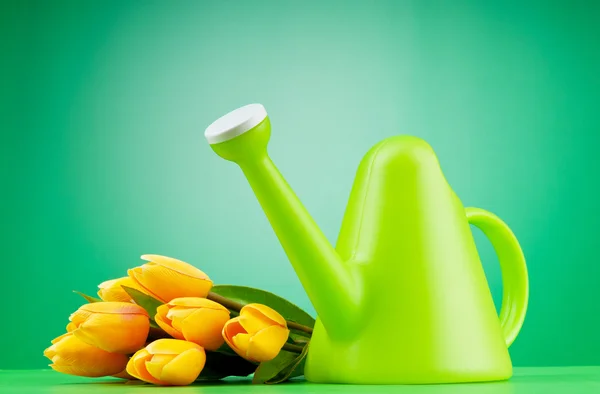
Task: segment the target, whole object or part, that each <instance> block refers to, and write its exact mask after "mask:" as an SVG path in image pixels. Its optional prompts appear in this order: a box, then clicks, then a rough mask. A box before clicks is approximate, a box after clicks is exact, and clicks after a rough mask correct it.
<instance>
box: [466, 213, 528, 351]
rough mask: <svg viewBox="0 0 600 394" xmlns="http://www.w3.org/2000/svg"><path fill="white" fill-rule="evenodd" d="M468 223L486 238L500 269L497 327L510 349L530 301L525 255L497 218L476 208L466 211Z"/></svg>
mask: <svg viewBox="0 0 600 394" xmlns="http://www.w3.org/2000/svg"><path fill="white" fill-rule="evenodd" d="M465 211H466V214H467V219H468V221H469V223H470V224H472V225H474V226H475V227H477V228H479V229H480V230H481V231H482V232H483V233H484V234H485V235H486V237H488V239H489V240H490V242H491V243H492V246H493V247H494V250H495V251H496V254H497V255H498V260H499V261H500V267H501V269H502V286H503V296H502V307H501V308H500V326H501V327H502V332H503V333H504V338H505V340H506V346H507V347H508V346H510V345H511V344H512V343H513V341H514V340H515V338H516V337H517V335H518V334H519V331H520V330H521V326H522V325H523V321H524V320H525V313H526V312H527V302H528V298H529V281H528V278H527V266H526V265H525V256H523V251H522V250H521V246H520V245H519V241H517V237H515V235H514V234H513V232H512V231H511V230H510V228H509V227H508V226H507V225H506V223H504V222H503V221H502V220H501V219H500V218H499V217H497V216H496V215H494V214H492V213H490V212H488V211H485V210H483V209H479V208H466V210H465Z"/></svg>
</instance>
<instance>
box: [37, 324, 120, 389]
mask: <svg viewBox="0 0 600 394" xmlns="http://www.w3.org/2000/svg"><path fill="white" fill-rule="evenodd" d="M44 356H46V357H48V358H49V359H50V360H51V361H52V364H50V367H52V369H54V370H55V371H58V372H61V373H66V374H69V375H77V376H87V377H91V378H95V377H100V376H111V375H114V374H118V373H119V372H121V371H123V369H125V366H126V365H127V361H128V358H127V356H126V355H124V354H117V353H109V352H105V351H104V350H101V349H98V348H96V347H94V346H91V345H88V344H87V343H85V342H83V341H81V340H80V339H78V338H77V337H75V336H74V335H73V334H72V333H67V334H64V335H61V336H60V337H58V338H56V339H54V340H53V341H52V346H50V347H49V348H47V349H46V350H44Z"/></svg>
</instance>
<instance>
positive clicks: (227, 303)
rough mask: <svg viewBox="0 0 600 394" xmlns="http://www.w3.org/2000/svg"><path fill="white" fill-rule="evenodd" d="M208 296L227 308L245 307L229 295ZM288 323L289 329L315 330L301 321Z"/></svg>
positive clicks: (215, 294)
mask: <svg viewBox="0 0 600 394" xmlns="http://www.w3.org/2000/svg"><path fill="white" fill-rule="evenodd" d="M206 298H207V299H209V300H211V301H214V302H217V303H219V304H221V305H223V306H224V307H225V308H228V309H231V310H234V311H236V312H239V311H240V310H242V308H243V307H244V304H242V303H240V302H237V301H234V300H232V299H229V298H227V297H223V296H222V295H219V294H217V293H213V292H212V291H209V292H208V295H207V296H206ZM286 323H287V326H288V328H289V329H292V330H298V331H304V332H305V333H307V334H312V332H313V329H312V328H310V327H307V326H304V325H302V324H299V323H296V322H293V321H286ZM300 351H302V349H300Z"/></svg>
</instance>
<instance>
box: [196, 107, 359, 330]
mask: <svg viewBox="0 0 600 394" xmlns="http://www.w3.org/2000/svg"><path fill="white" fill-rule="evenodd" d="M270 134H271V124H270V120H269V118H268V116H267V113H266V111H265V109H264V107H263V106H262V105H260V104H250V105H247V106H244V107H241V108H238V109H236V110H234V111H232V112H230V113H228V114H226V115H224V116H223V117H221V118H219V119H217V120H216V121H215V122H213V123H212V124H211V125H210V126H209V127H208V128H207V129H206V132H205V137H206V139H207V141H208V142H209V144H210V145H211V148H212V149H213V150H214V151H215V152H216V153H217V154H218V155H219V156H221V157H222V158H224V159H226V160H229V161H233V162H235V163H236V164H238V165H239V166H240V168H241V169H242V171H243V172H244V175H245V176H246V178H247V179H248V182H249V184H250V186H251V187H252V190H253V191H254V193H255V195H256V198H257V199H258V201H259V203H260V205H261V207H262V208H263V210H264V212H265V214H266V216H267V218H268V220H269V222H270V224H271V226H272V227H273V230H274V231H275V234H276V235H277V237H278V239H279V241H280V243H281V245H282V246H283V249H284V251H285V253H286V254H287V256H288V258H289V260H290V262H291V264H292V266H293V268H294V270H295V271H296V274H297V275H298V277H299V279H300V282H301V283H302V286H303V287H304V289H305V290H306V293H307V294H308V297H309V299H310V301H311V302H312V304H313V306H314V307H315V310H316V311H317V314H318V315H319V319H320V320H321V322H322V323H323V326H324V327H325V330H326V331H327V333H328V335H329V336H330V337H331V338H332V339H335V338H337V337H342V336H344V335H347V333H348V332H349V331H350V330H349V327H352V325H353V324H354V320H355V317H356V315H357V313H358V305H357V303H358V300H359V299H360V298H361V297H360V286H358V284H357V283H356V280H357V278H355V277H353V275H352V273H351V272H350V270H348V267H347V266H346V264H345V263H344V262H343V261H342V259H341V258H340V256H339V255H338V253H337V252H336V251H335V249H334V248H333V247H332V245H331V244H330V243H329V241H328V240H327V238H326V237H325V235H324V234H323V233H322V232H321V230H320V229H319V227H318V226H317V224H316V223H315V221H314V220H313V219H312V217H311V216H310V214H309V213H308V212H307V210H306V208H305V207H304V205H303V204H302V203H301V202H300V200H299V199H298V197H297V196H296V194H295V193H294V191H293V190H292V189H291V187H290V186H289V185H288V183H287V182H286V181H285V179H284V178H283V176H282V175H281V173H280V172H279V170H278V169H277V167H276V166H275V164H274V163H273V162H272V160H271V158H270V157H269V155H268V153H267V143H268V141H269V138H270ZM323 278H326V280H323Z"/></svg>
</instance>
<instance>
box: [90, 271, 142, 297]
mask: <svg viewBox="0 0 600 394" xmlns="http://www.w3.org/2000/svg"><path fill="white" fill-rule="evenodd" d="M123 286H127V287H131V288H134V289H136V290H139V291H141V292H145V290H144V289H143V288H141V287H140V286H139V285H138V284H137V283H136V282H135V281H134V280H133V279H131V278H130V277H128V276H125V277H123V278H118V279H112V280H107V281H105V282H102V283H100V284H99V285H98V288H99V289H100V290H99V291H98V296H99V297H100V298H101V299H102V301H118V302H128V303H131V302H132V299H131V296H130V295H129V294H127V292H126V291H125V289H123Z"/></svg>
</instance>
